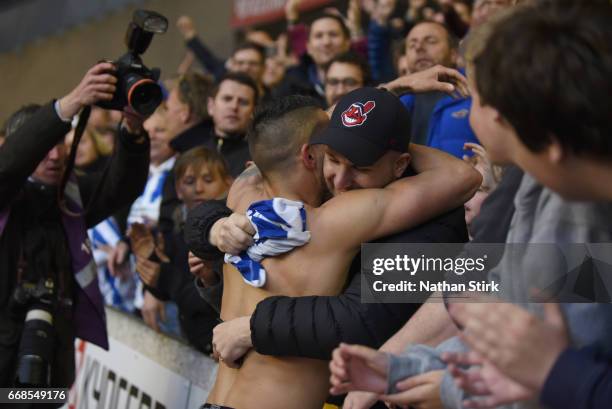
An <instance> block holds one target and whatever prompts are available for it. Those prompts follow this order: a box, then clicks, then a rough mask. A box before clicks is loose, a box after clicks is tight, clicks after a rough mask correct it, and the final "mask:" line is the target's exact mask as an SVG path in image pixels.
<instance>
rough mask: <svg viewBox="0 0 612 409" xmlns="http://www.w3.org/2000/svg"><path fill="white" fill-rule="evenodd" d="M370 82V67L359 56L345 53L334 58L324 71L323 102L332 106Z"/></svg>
mask: <svg viewBox="0 0 612 409" xmlns="http://www.w3.org/2000/svg"><path fill="white" fill-rule="evenodd" d="M370 81H371V78H370V67H369V66H368V64H367V63H366V62H365V61H364V60H363V59H362V58H361V57H359V55H357V54H355V53H353V52H350V51H349V52H347V53H344V54H340V55H339V56H337V57H335V58H334V59H333V60H331V61H330V63H329V64H328V65H327V67H326V70H325V101H326V102H327V106H329V107H331V106H333V105H334V104H335V103H336V102H338V100H339V99H340V98H342V97H343V96H344V95H346V94H348V93H349V92H351V91H353V90H354V89H357V88H361V87H363V86H366V85H368V84H369V82H370Z"/></svg>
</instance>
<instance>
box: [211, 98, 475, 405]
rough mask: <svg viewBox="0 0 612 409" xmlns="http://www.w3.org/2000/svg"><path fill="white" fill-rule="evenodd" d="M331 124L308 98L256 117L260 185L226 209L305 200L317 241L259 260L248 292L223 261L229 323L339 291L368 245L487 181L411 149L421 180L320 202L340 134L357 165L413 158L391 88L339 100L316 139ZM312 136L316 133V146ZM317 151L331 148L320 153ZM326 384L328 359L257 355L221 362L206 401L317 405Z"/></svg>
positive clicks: (254, 146) (246, 188)
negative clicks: (260, 281) (276, 303)
mask: <svg viewBox="0 0 612 409" xmlns="http://www.w3.org/2000/svg"><path fill="white" fill-rule="evenodd" d="M366 121H371V122H375V123H376V124H378V125H377V126H376V129H379V130H380V132H382V133H383V134H388V135H390V136H389V137H388V138H380V137H377V138H376V142H374V141H373V140H370V139H369V138H368V137H367V133H366V132H363V131H361V132H360V129H363V128H361V126H362V125H363V124H364V123H365V122H366ZM328 122H329V120H328V118H327V116H326V114H325V113H324V112H323V111H322V110H320V109H318V108H316V106H315V104H314V103H312V102H311V101H309V100H308V99H307V98H304V97H288V98H286V99H283V100H280V101H274V102H273V103H272V104H270V105H268V106H266V107H265V108H264V109H263V110H261V111H260V112H259V113H258V114H257V115H256V117H255V119H254V127H253V132H252V133H251V134H250V135H249V147H250V151H251V155H252V157H253V160H254V162H255V164H256V165H257V166H258V168H259V171H261V173H262V175H261V176H262V177H263V183H262V184H261V185H259V186H253V185H252V183H251V182H252V181H251V180H249V179H250V178H249V177H247V176H245V175H243V176H242V177H239V178H238V180H237V181H236V183H235V184H234V185H233V186H232V189H231V191H230V195H229V197H228V206H229V207H230V208H232V210H234V211H235V212H241V213H245V212H246V210H247V208H248V207H249V205H250V204H251V203H253V202H255V201H259V200H265V199H270V198H273V197H283V198H286V199H290V200H296V201H301V202H303V203H304V206H305V210H306V222H307V226H308V230H309V231H310V233H311V239H310V241H309V242H308V243H307V244H306V245H304V246H302V247H298V248H296V249H294V250H293V251H291V252H289V253H286V254H284V255H282V256H278V257H274V258H267V259H265V260H263V261H262V264H263V266H264V268H265V270H266V271H267V284H266V285H265V287H261V288H256V287H252V286H249V285H248V284H246V283H245V282H244V280H243V278H242V276H241V275H240V274H239V273H238V271H237V270H236V269H235V268H234V267H233V266H231V265H227V264H226V265H225V266H224V272H223V274H224V292H223V304H222V309H221V318H222V319H223V320H230V319H233V318H236V317H240V316H244V315H250V314H251V313H252V312H253V310H254V308H255V306H256V304H257V303H258V302H259V301H261V300H263V299H264V298H267V297H270V296H272V295H279V294H284V295H290V296H304V295H336V294H338V293H339V292H340V291H341V289H342V286H343V285H344V283H345V281H346V273H347V271H348V268H349V265H350V262H351V261H352V259H353V257H354V256H355V255H356V254H357V252H358V251H359V249H360V245H361V243H362V242H367V241H370V240H374V239H376V238H378V237H382V236H386V235H389V234H392V233H395V232H398V231H402V230H405V229H407V228H410V227H413V226H416V225H418V224H420V223H422V222H424V221H426V220H428V219H431V218H432V217H434V216H436V215H438V214H440V213H442V212H444V211H446V210H449V209H452V208H454V207H457V206H459V205H461V204H462V203H464V202H465V201H466V200H467V199H469V198H470V197H471V196H472V194H473V193H474V191H475V190H476V188H477V186H478V185H479V184H480V175H479V174H478V173H477V172H475V171H474V170H473V169H472V168H471V167H470V166H469V165H466V164H465V163H463V162H462V161H460V160H455V159H453V158H451V157H450V156H448V155H446V154H444V153H440V152H437V151H435V150H431V149H427V148H423V147H418V146H413V147H412V148H411V152H412V154H413V158H412V164H413V167H414V168H415V170H416V171H417V172H418V173H419V174H418V175H417V176H415V177H411V178H404V179H400V180H398V181H396V182H394V183H392V184H390V185H389V186H387V187H386V188H385V189H362V190H355V191H349V192H346V193H343V194H342V195H339V196H337V197H335V198H333V199H331V200H329V201H328V202H326V203H325V204H324V205H322V206H320V204H321V202H322V198H323V192H324V189H323V186H324V183H323V181H322V180H321V178H320V177H319V176H318V175H319V174H320V172H319V171H318V168H319V166H322V164H323V161H329V160H334V158H333V150H332V148H331V147H330V146H334V145H335V144H336V143H343V142H339V141H346V139H347V138H346V135H342V137H341V138H340V137H338V135H339V134H346V133H350V134H353V144H354V146H355V149H356V154H357V157H358V161H359V159H362V162H363V163H366V162H368V161H370V162H371V159H372V158H373V157H374V160H375V161H376V160H383V161H385V160H389V159H390V158H392V157H395V156H397V155H398V154H399V155H404V158H405V159H406V160H404V161H400V163H402V166H404V167H405V166H407V165H408V163H409V161H410V155H409V154H407V152H406V148H407V147H408V138H409V136H408V135H409V134H410V132H409V127H410V115H409V113H408V112H407V111H406V110H405V108H404V107H403V105H402V104H401V102H400V101H399V99H398V98H396V97H395V96H393V95H392V94H390V93H388V92H386V91H383V90H378V89H374V88H362V89H360V90H356V91H353V92H351V93H349V94H348V95H346V96H345V97H344V98H342V99H341V100H340V102H339V103H338V107H337V108H336V110H335V112H334V115H333V116H332V119H331V124H330V125H329V126H328V127H327V128H326V129H325V131H323V132H322V133H318V131H319V130H320V129H322V128H324V127H325V126H326V125H327V124H328ZM370 125H372V124H370ZM313 134H317V137H316V140H315V139H313V140H312V141H311V136H312V135H313ZM309 142H310V143H311V144H325V146H323V147H321V146H317V145H309ZM383 143H384V146H383V145H382V144H383ZM319 150H323V151H324V154H323V156H321V153H320V152H317V151H319ZM385 156H387V158H385ZM390 163H398V162H397V161H390ZM360 165H361V164H360ZM398 171H399V170H398ZM401 171H403V169H401ZM400 173H401V172H400ZM432 187H435V188H433V189H432ZM318 206H320V207H318ZM347 232H350V234H347ZM313 272H316V274H313ZM338 272H343V273H341V274H338ZM297 335H298V336H299V334H297ZM327 388H328V372H327V368H326V362H325V361H322V360H315V359H308V358H297V357H283V358H277V357H272V356H265V355H261V354H258V353H257V352H255V351H251V352H250V353H249V354H248V355H247V356H246V358H245V360H244V363H243V365H242V367H241V368H240V370H235V369H230V368H229V367H227V366H225V365H220V367H219V372H218V374H217V380H216V382H215V386H214V387H213V390H212V391H211V393H210V395H209V397H208V401H209V402H210V403H213V404H216V405H224V406H226V407H231V408H236V409H248V408H261V407H264V406H265V407H267V408H283V409H284V408H289V407H291V408H295V407H299V408H313V409H314V408H317V409H320V408H321V407H322V405H323V402H324V401H325V398H326V396H327ZM205 407H211V406H210V404H208V406H206V405H205ZM212 407H214V406H212Z"/></svg>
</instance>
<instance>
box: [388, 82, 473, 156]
mask: <svg viewBox="0 0 612 409" xmlns="http://www.w3.org/2000/svg"><path fill="white" fill-rule="evenodd" d="M400 99H401V101H402V103H403V104H404V106H405V107H406V108H407V109H408V110H409V111H410V112H413V109H414V103H415V99H414V95H412V94H407V95H403V96H402V97H401V98H400ZM471 106H472V99H471V98H459V99H455V98H453V97H451V96H445V97H443V98H442V99H441V100H440V101H438V103H437V104H436V106H435V107H434V109H433V112H432V113H431V120H430V122H429V132H428V137H427V146H430V147H432V148H437V149H440V150H442V151H444V152H447V153H449V154H451V155H454V156H456V157H458V158H462V157H463V155H464V154H466V153H467V152H466V151H464V150H463V144H464V143H466V142H474V143H480V142H478V139H477V138H476V135H475V134H474V131H473V130H472V127H471V126H470V108H471Z"/></svg>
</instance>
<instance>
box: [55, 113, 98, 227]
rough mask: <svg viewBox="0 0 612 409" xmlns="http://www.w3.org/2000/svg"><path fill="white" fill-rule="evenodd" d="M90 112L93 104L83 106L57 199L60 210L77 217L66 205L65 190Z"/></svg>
mask: <svg viewBox="0 0 612 409" xmlns="http://www.w3.org/2000/svg"><path fill="white" fill-rule="evenodd" d="M89 114H91V106H89V105H87V106H86V107H85V108H83V110H82V111H81V114H80V115H79V122H78V123H77V126H76V128H75V130H74V139H73V140H72V145H71V146H70V154H69V155H68V162H67V163H66V167H65V168H64V173H63V174H62V180H61V182H60V185H59V188H58V190H57V201H58V204H59V208H60V210H61V211H62V212H64V213H66V214H68V215H70V216H75V217H76V216H80V215H79V214H78V213H75V212H73V211H71V210H70V209H68V206H67V205H66V197H65V192H64V191H65V190H66V185H67V184H68V179H70V175H71V174H72V171H73V170H74V161H75V159H76V154H77V149H78V147H79V142H81V138H82V137H83V132H85V127H86V126H87V121H88V120H89Z"/></svg>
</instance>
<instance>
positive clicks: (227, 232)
mask: <svg viewBox="0 0 612 409" xmlns="http://www.w3.org/2000/svg"><path fill="white" fill-rule="evenodd" d="M254 234H255V228H254V227H253V225H252V224H251V222H250V221H249V219H248V218H247V217H246V216H245V215H243V214H238V213H232V214H231V215H230V216H229V217H224V218H222V219H219V220H217V221H216V222H215V224H213V226H212V227H211V228H210V234H209V237H208V240H209V242H210V243H211V244H212V245H213V246H215V247H217V248H218V249H219V250H221V251H222V252H224V253H229V254H232V255H238V254H240V252H242V251H244V250H246V249H247V248H249V246H250V245H252V244H253V235H254Z"/></svg>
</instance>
